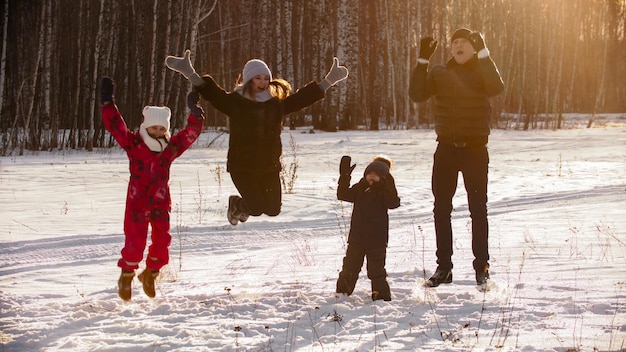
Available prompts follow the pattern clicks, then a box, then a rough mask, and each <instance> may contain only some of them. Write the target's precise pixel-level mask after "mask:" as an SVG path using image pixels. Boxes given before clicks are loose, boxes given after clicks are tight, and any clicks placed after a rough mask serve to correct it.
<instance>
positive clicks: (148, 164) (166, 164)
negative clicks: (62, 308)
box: [101, 78, 204, 300]
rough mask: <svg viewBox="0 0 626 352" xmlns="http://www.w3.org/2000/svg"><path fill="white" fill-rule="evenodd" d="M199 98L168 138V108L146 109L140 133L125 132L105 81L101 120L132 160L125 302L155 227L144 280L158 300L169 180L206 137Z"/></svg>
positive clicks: (165, 255) (122, 263)
mask: <svg viewBox="0 0 626 352" xmlns="http://www.w3.org/2000/svg"><path fill="white" fill-rule="evenodd" d="M197 101H198V94H197V93H190V96H189V97H188V103H189V102H191V104H189V105H190V109H191V113H190V114H189V118H188V120H187V127H185V129H183V130H182V131H180V132H178V133H176V134H175V135H173V136H171V138H168V137H169V118H170V110H169V108H167V107H155V106H146V107H145V108H144V110H143V115H144V122H143V123H142V124H141V126H140V127H139V131H138V132H131V131H130V130H128V128H127V127H126V123H125V122H124V118H123V117H122V116H121V115H120V112H119V111H118V109H117V106H116V105H115V103H114V102H113V82H112V81H111V80H110V79H109V78H104V79H103V81H102V90H101V103H102V109H101V110H102V121H103V122H104V126H105V128H106V129H107V131H109V132H110V133H111V135H112V136H113V138H115V140H116V141H117V143H118V144H119V145H120V147H122V149H124V150H125V151H126V154H127V155H128V159H129V161H130V163H129V168H130V181H129V183H128V193H127V195H126V211H125V214H124V235H125V238H126V239H125V243H124V248H123V249H122V252H121V254H122V258H121V259H120V260H119V261H118V266H119V267H120V268H122V275H121V276H120V280H119V282H118V285H119V294H120V297H122V298H123V299H125V300H129V299H130V298H131V283H132V279H133V277H134V275H135V269H137V268H139V263H140V262H141V261H142V259H143V254H144V250H145V248H146V242H147V237H148V225H150V226H151V228H152V232H151V240H152V243H151V245H150V247H149V248H148V257H147V259H146V269H145V271H144V272H142V273H141V274H140V275H139V280H141V281H142V283H143V287H144V291H145V292H146V294H147V295H148V296H150V297H154V296H155V292H154V279H155V278H156V276H157V275H158V273H159V270H160V269H161V267H163V266H164V265H166V264H167V263H168V262H169V245H170V242H171V238H172V237H171V235H170V211H171V208H172V201H171V197H170V189H169V185H168V181H169V178H170V166H171V165H172V162H173V161H174V160H175V159H176V158H178V157H179V156H180V155H181V154H182V153H183V152H185V150H187V148H189V147H190V146H191V145H192V144H193V143H194V142H195V140H196V139H197V138H198V136H199V135H200V133H201V132H202V124H203V122H204V115H203V113H204V112H203V111H202V109H201V108H200V107H198V106H197V105H196V103H197Z"/></svg>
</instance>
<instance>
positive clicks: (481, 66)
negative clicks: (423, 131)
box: [409, 54, 504, 143]
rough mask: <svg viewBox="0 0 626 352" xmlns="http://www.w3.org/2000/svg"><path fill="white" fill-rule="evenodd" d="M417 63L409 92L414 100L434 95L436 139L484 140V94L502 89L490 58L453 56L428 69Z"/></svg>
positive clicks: (488, 113) (486, 118)
mask: <svg viewBox="0 0 626 352" xmlns="http://www.w3.org/2000/svg"><path fill="white" fill-rule="evenodd" d="M427 68H428V65H427V64H419V63H418V64H417V66H416V67H415V69H414V70H413V73H412V74H411V80H410V82H409V96H410V97H411V99H413V100H414V101H416V102H422V101H426V100H428V98H430V97H431V96H435V131H436V132H437V137H438V140H440V141H441V140H442V139H443V140H447V141H457V140H460V141H468V140H469V141H472V140H484V143H487V139H488V137H487V136H488V135H489V133H490V118H491V105H490V104H489V100H488V97H492V96H496V95H498V94H500V93H502V91H503V90H504V83H503V82H502V78H501V77H500V73H499V72H498V68H497V67H496V65H495V63H494V62H493V61H492V60H491V58H489V57H487V58H484V59H478V57H477V56H476V54H474V57H473V58H472V59H470V60H469V61H468V62H466V63H465V64H462V65H461V64H458V63H457V62H456V60H454V58H452V59H450V60H449V61H448V63H447V64H446V65H445V66H444V65H436V66H434V67H432V69H430V70H428V71H427Z"/></svg>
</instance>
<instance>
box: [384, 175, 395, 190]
mask: <svg viewBox="0 0 626 352" xmlns="http://www.w3.org/2000/svg"><path fill="white" fill-rule="evenodd" d="M382 182H383V184H384V186H385V189H386V190H388V191H389V192H395V190H396V181H395V180H394V179H393V176H391V174H387V176H385V177H384V178H383V179H382Z"/></svg>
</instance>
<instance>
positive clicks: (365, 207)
mask: <svg viewBox="0 0 626 352" xmlns="http://www.w3.org/2000/svg"><path fill="white" fill-rule="evenodd" d="M350 178H351V177H350V176H345V175H344V176H340V177H339V186H338V187H337V199H339V200H343V201H347V202H350V203H354V206H353V208H352V219H351V220H350V234H349V235H348V243H353V244H357V245H360V246H364V247H374V246H385V247H386V246H387V243H388V242H389V215H388V214H387V210H388V209H395V208H397V207H399V206H400V198H399V197H398V191H397V190H396V185H395V181H394V179H393V177H392V176H391V174H389V175H387V177H386V178H385V179H384V180H383V181H381V182H374V184H372V185H371V186H370V185H369V183H368V182H367V181H366V180H365V178H361V180H360V181H359V182H358V183H356V184H355V185H353V186H352V187H349V186H350Z"/></svg>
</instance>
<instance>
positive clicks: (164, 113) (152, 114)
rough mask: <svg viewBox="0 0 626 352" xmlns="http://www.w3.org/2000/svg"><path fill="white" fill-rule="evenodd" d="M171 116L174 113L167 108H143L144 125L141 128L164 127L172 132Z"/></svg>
mask: <svg viewBox="0 0 626 352" xmlns="http://www.w3.org/2000/svg"><path fill="white" fill-rule="evenodd" d="M170 116H172V113H171V111H170V108H168V107H167V106H146V107H144V108H143V123H142V124H141V128H148V127H150V126H163V127H165V129H167V132H168V133H169V132H170Z"/></svg>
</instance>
